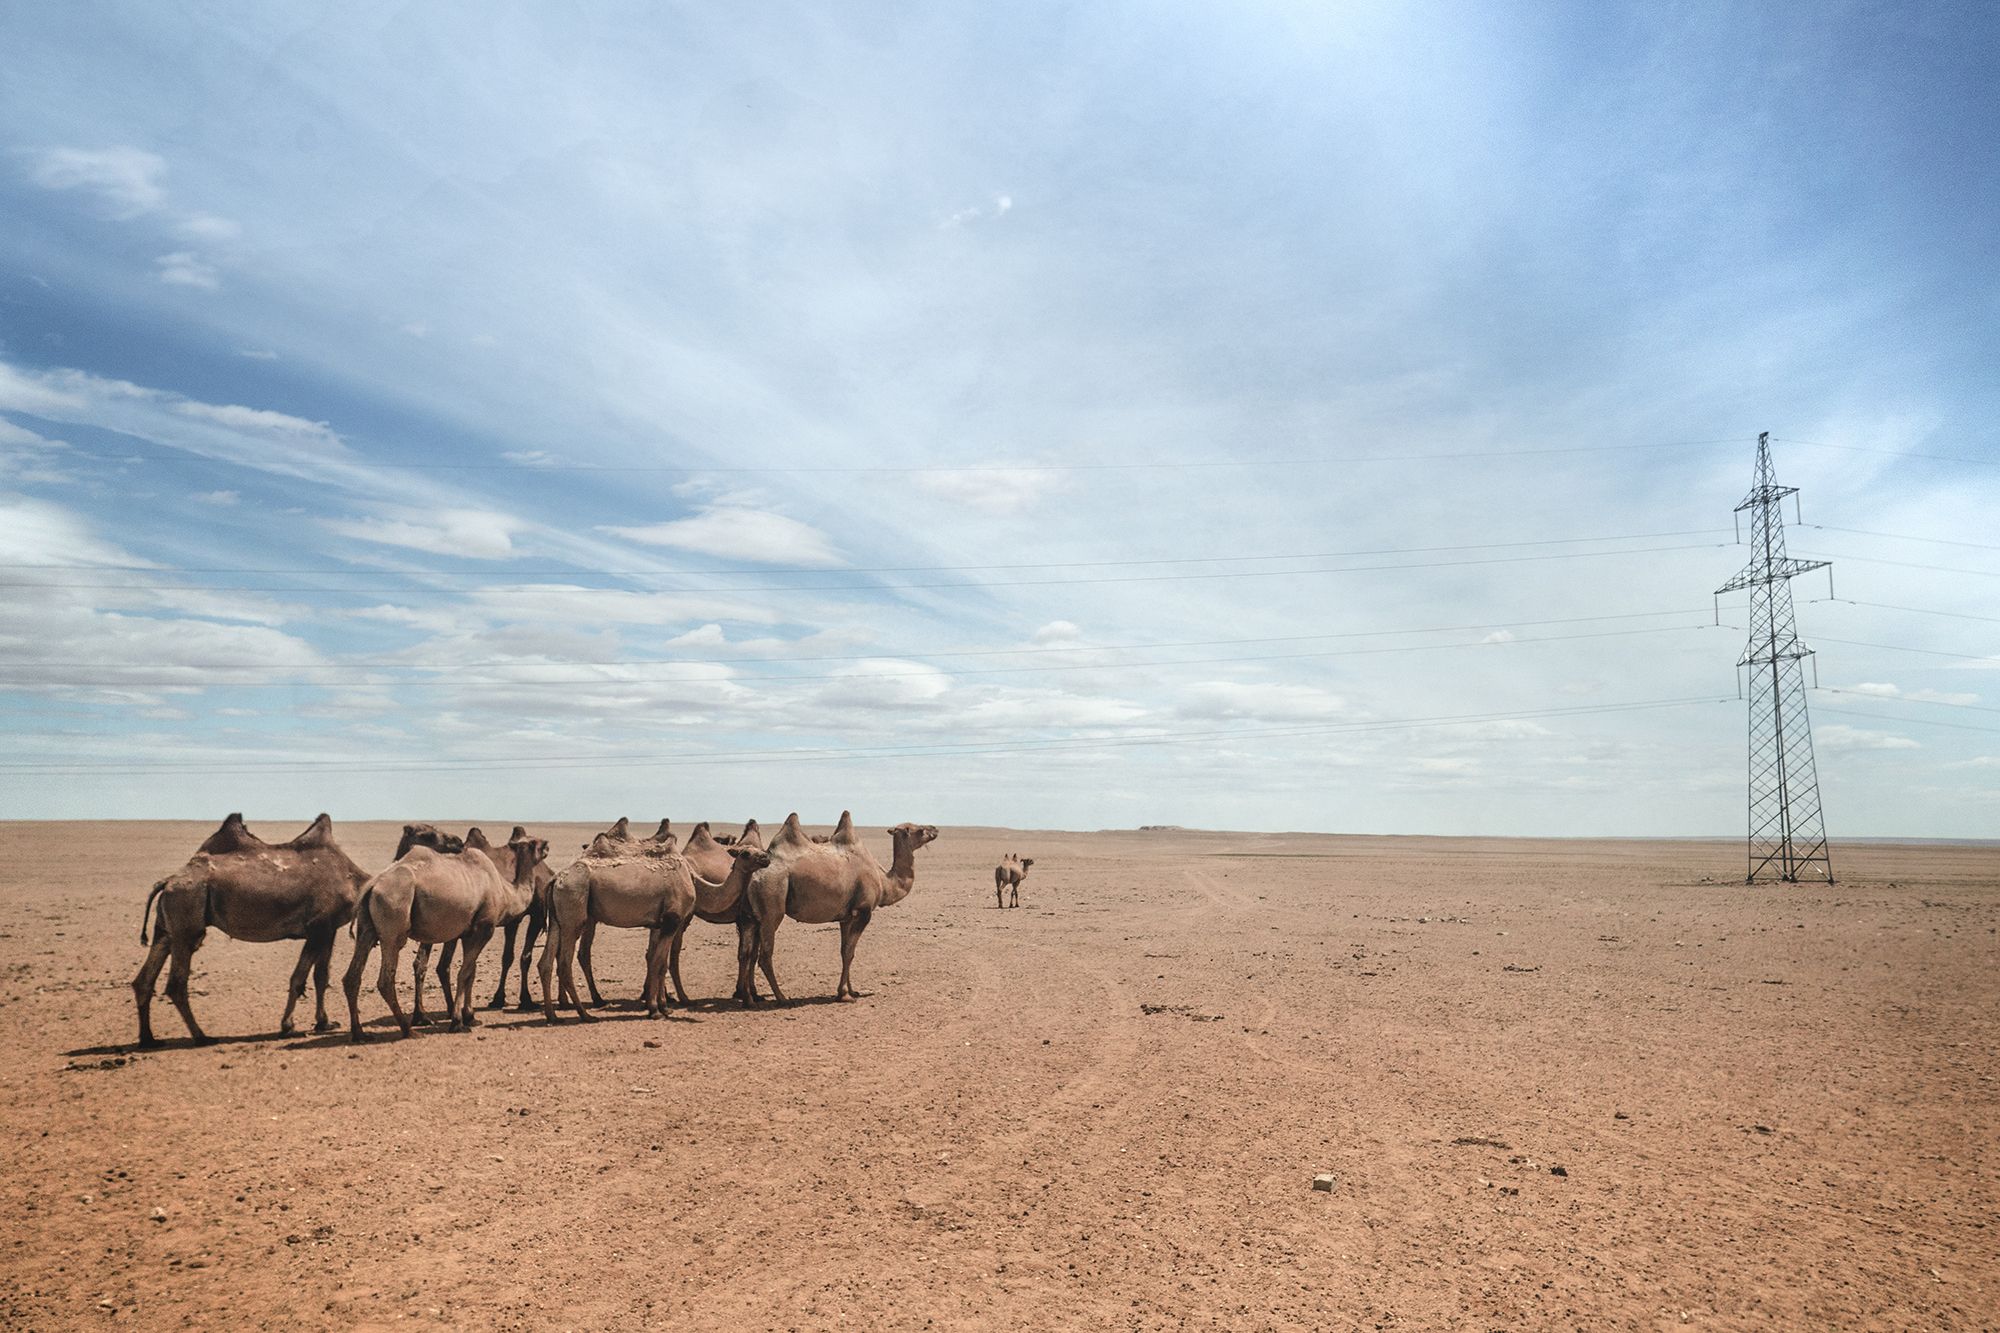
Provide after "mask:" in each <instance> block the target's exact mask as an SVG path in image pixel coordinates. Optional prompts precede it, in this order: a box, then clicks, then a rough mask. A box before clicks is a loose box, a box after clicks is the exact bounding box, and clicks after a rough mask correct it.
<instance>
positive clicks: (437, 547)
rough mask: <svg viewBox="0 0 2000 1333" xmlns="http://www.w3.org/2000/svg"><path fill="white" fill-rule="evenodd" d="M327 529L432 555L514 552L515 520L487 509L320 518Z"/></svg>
mask: <svg viewBox="0 0 2000 1333" xmlns="http://www.w3.org/2000/svg"><path fill="white" fill-rule="evenodd" d="M323 523H324V525H325V527H326V529H327V530H328V531H329V532H332V533H335V534H337V535H339V536H342V537H348V538H352V539H353V540H355V541H362V542H374V543H377V544H379V545H383V546H401V547H406V548H408V549H410V550H412V551H428V552H430V553H431V554H433V555H453V556H466V557H469V558H471V559H476V560H506V559H510V558H512V557H513V556H515V555H516V554H517V552H516V551H515V549H514V536H515V534H516V533H518V532H519V531H520V528H521V525H520V523H519V521H518V520H516V519H513V518H510V517H508V516H507V515H505V514H499V513H495V512H493V511H491V510H486V509H425V510H407V511H404V512H402V513H400V514H397V515H395V516H393V517H387V518H345V519H326V520H323Z"/></svg>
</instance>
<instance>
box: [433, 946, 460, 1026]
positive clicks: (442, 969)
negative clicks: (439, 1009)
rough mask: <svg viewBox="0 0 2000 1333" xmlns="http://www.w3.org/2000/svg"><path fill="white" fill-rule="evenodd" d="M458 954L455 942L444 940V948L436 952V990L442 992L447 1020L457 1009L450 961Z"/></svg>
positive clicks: (456, 997)
mask: <svg viewBox="0 0 2000 1333" xmlns="http://www.w3.org/2000/svg"><path fill="white" fill-rule="evenodd" d="M457 952H458V941H457V940H446V941H445V942H444V948H442V949H440V950H439V951H438V989H439V990H441V991H443V992H444V1013H445V1017H446V1018H449V1017H451V1015H452V1011H453V1010H454V1009H456V1008H457V1007H458V996H457V993H456V992H454V991H453V990H452V988H451V959H452V955H453V954H455V953H457Z"/></svg>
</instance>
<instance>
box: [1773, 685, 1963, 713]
mask: <svg viewBox="0 0 2000 1333" xmlns="http://www.w3.org/2000/svg"><path fill="white" fill-rule="evenodd" d="M1812 688H1813V690H1814V691H1815V692H1816V693H1819V694H1846V695H1851V696H1853V697H1854V698H1856V699H1875V700H1879V701H1880V702H1883V703H1892V704H1922V705H1923V706H1924V707H1926V708H1968V709H1971V710H1972V711H1973V712H1975V713H2000V708H1992V707H1988V706H1987V705H1984V704H1964V703H1958V702H1956V701H1955V700H1951V699H1913V698H1911V697H1910V696H1908V695H1903V694H1877V693H1875V692H1874V691H1873V690H1843V689H1841V688H1840V687H1839V686H1837V685H1815V686H1813V687H1812ZM1821 711H1824V710H1821Z"/></svg>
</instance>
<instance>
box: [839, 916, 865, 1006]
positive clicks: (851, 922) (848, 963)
mask: <svg viewBox="0 0 2000 1333" xmlns="http://www.w3.org/2000/svg"><path fill="white" fill-rule="evenodd" d="M872 915H873V913H871V912H867V911H860V912H856V913H854V914H853V915H852V916H850V917H846V918H844V919H843V920H842V921H841V923H840V988H839V989H838V990H836V991H834V993H833V998H834V999H836V1000H853V999H859V998H860V996H861V992H860V991H858V990H856V989H854V983H853V981H851V980H849V976H848V974H849V973H850V972H852V971H853V968H854V946H855V945H857V944H859V943H861V932H862V931H864V930H866V929H868V919H869V917H870V916H872Z"/></svg>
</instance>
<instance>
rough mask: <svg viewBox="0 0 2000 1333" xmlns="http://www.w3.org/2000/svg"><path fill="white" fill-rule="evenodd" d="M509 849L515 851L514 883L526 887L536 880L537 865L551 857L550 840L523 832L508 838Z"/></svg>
mask: <svg viewBox="0 0 2000 1333" xmlns="http://www.w3.org/2000/svg"><path fill="white" fill-rule="evenodd" d="M516 831H517V832H518V831H519V830H516ZM507 850H509V851H511V852H512V853H514V883H515V884H516V885H519V886H522V887H526V886H528V885H531V884H533V883H534V882H535V867H536V866H539V865H541V864H542V863H543V862H544V861H546V860H548V859H549V840H548V839H547V838H530V837H528V836H527V835H526V834H525V833H523V834H522V835H521V836H520V837H517V838H509V839H508V840H507Z"/></svg>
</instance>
